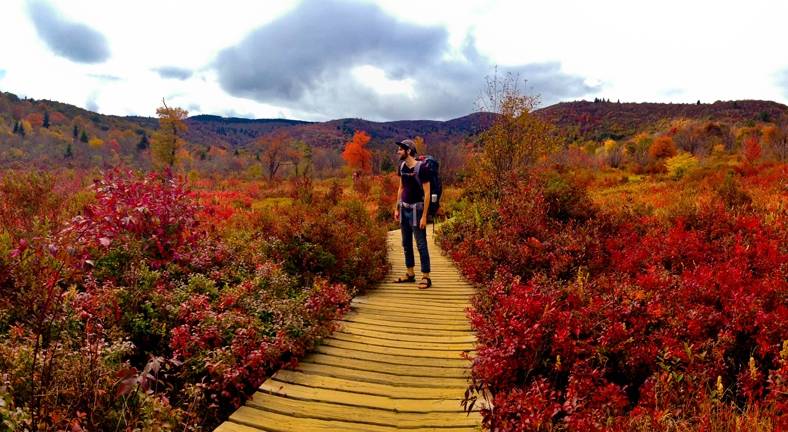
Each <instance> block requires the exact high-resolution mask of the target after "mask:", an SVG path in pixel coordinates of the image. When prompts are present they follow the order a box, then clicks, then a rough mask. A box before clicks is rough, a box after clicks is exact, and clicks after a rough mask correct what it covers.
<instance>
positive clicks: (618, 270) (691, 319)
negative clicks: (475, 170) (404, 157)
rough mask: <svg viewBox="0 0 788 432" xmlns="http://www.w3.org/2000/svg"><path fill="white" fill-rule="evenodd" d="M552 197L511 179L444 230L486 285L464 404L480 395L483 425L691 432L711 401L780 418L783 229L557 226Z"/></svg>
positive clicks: (683, 220) (763, 225) (743, 212)
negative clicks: (684, 430) (687, 431)
mask: <svg viewBox="0 0 788 432" xmlns="http://www.w3.org/2000/svg"><path fill="white" fill-rule="evenodd" d="M547 190H548V189H547V188H546V186H545V184H544V183H540V182H537V181H535V180H531V182H529V183H521V184H519V185H518V186H517V187H516V188H510V189H509V190H508V191H507V192H508V193H507V194H504V198H502V199H500V200H499V201H487V202H476V203H474V204H472V205H470V206H468V207H466V208H467V210H466V211H465V212H464V213H462V214H460V216H459V217H457V218H456V219H455V220H454V221H453V222H450V223H448V224H447V226H446V227H445V228H444V230H443V232H442V242H443V245H444V247H445V248H446V249H448V250H449V251H450V253H451V254H452V256H453V258H454V259H455V260H457V262H458V263H459V265H460V267H461V269H462V270H463V272H464V273H465V274H466V275H467V276H468V277H469V278H471V279H472V280H474V281H476V282H479V283H481V284H482V289H481V291H480V293H479V294H478V295H477V296H476V297H475V298H474V301H473V306H474V308H473V309H472V310H471V312H470V319H471V322H472V325H473V327H474V329H475V330H476V333H477V338H478V355H477V356H476V357H475V358H474V359H473V370H472V376H473V381H474V383H473V385H472V386H471V388H470V389H469V392H468V396H467V400H466V403H469V402H472V401H473V400H474V398H477V397H479V395H483V394H488V395H490V400H489V402H490V404H489V405H487V406H486V407H485V408H484V409H483V410H482V414H483V416H484V423H485V425H486V426H487V427H489V428H491V429H492V430H523V431H526V430H555V429H556V428H557V429H561V430H563V429H566V430H573V431H588V430H631V429H633V428H635V427H636V425H641V426H642V425H643V424H645V423H648V424H651V426H650V427H651V428H653V429H661V428H667V427H668V426H667V425H666V423H663V422H666V421H668V420H666V419H670V418H673V419H674V420H675V419H678V420H677V421H681V422H684V423H683V424H685V425H687V427H700V425H702V424H708V422H709V421H710V420H709V417H708V416H710V415H711V414H710V412H711V411H709V409H707V408H706V407H707V406H708V405H709V403H711V402H710V401H716V402H715V403H717V404H719V407H718V408H715V410H716V411H714V412H718V411H719V410H723V411H725V412H739V411H738V410H741V409H745V410H747V412H760V413H764V414H762V415H764V416H767V417H766V418H767V419H771V420H769V421H770V422H771V424H772V425H773V426H776V425H778V424H784V423H785V422H786V415H785V414H784V413H785V410H784V407H785V404H786V397H787V396H786V393H785V385H786V381H785V359H786V357H788V350H786V349H785V348H784V345H783V344H784V343H785V340H786V339H788V242H786V239H788V232H787V231H786V225H785V223H784V222H780V221H779V220H773V218H774V217H775V216H774V215H772V216H771V217H772V220H769V221H767V219H766V218H764V217H762V216H761V215H759V214H757V213H755V210H754V209H753V207H751V206H744V207H743V206H728V207H725V206H724V205H717V204H712V205H707V206H701V207H700V208H699V209H698V210H697V211H695V212H694V213H692V214H690V215H689V216H686V215H685V216H681V217H678V216H676V217H672V218H669V219H668V220H667V223H666V222H665V220H664V219H660V220H658V219H656V218H652V217H641V218H639V219H632V218H629V219H627V218H623V217H617V218H614V220H607V219H605V218H603V217H602V216H601V215H600V214H599V213H598V212H596V211H592V212H591V213H590V216H588V217H578V216H570V217H566V216H562V215H563V214H566V213H562V212H555V211H551V209H550V202H549V201H548V200H547V199H545V196H547V195H548V194H549V192H546V191H547ZM573 193H577V191H574V192H573ZM581 201H582V200H581ZM592 210H593V209H592ZM586 215H588V213H586ZM718 387H719V389H718ZM781 407H782V408H781ZM666 413H671V414H670V415H669V416H667V415H666ZM769 416H770V417H769ZM646 419H648V420H646ZM693 425H694V426H693Z"/></svg>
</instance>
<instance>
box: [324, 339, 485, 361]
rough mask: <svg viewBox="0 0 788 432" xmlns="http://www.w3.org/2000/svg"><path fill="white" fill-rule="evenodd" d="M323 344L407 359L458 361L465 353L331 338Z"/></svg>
mask: <svg viewBox="0 0 788 432" xmlns="http://www.w3.org/2000/svg"><path fill="white" fill-rule="evenodd" d="M323 344H325V345H327V346H332V347H336V348H345V349H352V350H356V351H364V352H369V353H378V354H384V355H397V356H407V357H425V358H434V359H458V358H462V353H463V351H444V350H430V349H411V348H393V347H387V346H379V345H369V344H366V343H363V342H348V341H344V340H340V339H336V338H333V337H330V336H329V337H327V338H325V339H323ZM471 351H472V350H468V351H467V352H469V353H471V354H472V352H471Z"/></svg>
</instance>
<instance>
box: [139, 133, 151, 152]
mask: <svg viewBox="0 0 788 432" xmlns="http://www.w3.org/2000/svg"><path fill="white" fill-rule="evenodd" d="M148 147H150V142H149V141H148V135H146V134H144V133H143V134H142V138H140V142H138V143H137V150H140V151H143V150H146V149H147V148H148Z"/></svg>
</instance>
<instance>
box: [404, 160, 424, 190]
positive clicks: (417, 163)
mask: <svg viewBox="0 0 788 432" xmlns="http://www.w3.org/2000/svg"><path fill="white" fill-rule="evenodd" d="M422 162H423V161H418V162H416V166H415V167H414V170H413V176H414V177H416V181H417V182H419V186H421V185H422V184H421V179H420V178H419V170H420V169H421V164H422ZM403 163H404V162H403Z"/></svg>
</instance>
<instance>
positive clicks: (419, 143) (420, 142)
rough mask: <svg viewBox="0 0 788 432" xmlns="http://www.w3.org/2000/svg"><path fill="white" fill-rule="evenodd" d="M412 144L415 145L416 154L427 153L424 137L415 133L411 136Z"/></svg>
mask: <svg viewBox="0 0 788 432" xmlns="http://www.w3.org/2000/svg"><path fill="white" fill-rule="evenodd" d="M413 144H414V145H415V146H416V152H417V153H418V154H426V153H427V143H425V142H424V138H423V137H420V136H418V135H416V136H415V137H414V138H413Z"/></svg>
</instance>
